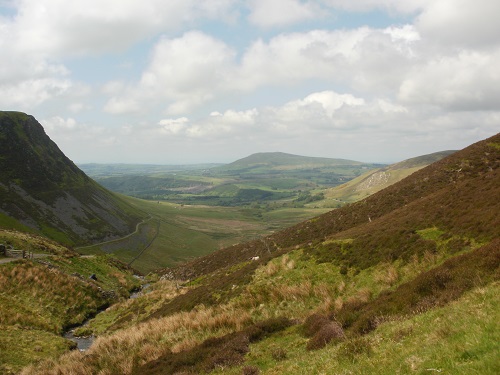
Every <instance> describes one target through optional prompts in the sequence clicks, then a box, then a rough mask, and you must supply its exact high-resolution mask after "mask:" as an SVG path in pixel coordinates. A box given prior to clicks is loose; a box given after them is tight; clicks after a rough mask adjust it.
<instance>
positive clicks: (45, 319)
mask: <svg viewBox="0 0 500 375" xmlns="http://www.w3.org/2000/svg"><path fill="white" fill-rule="evenodd" d="M0 242H1V243H3V244H9V245H11V246H13V247H14V248H17V249H24V250H30V251H32V252H34V253H36V254H37V258H35V259H32V260H23V259H19V260H15V261H13V262H9V263H3V264H1V263H0V373H2V374H9V373H17V372H18V371H19V369H20V368H22V367H23V366H26V365H27V364H29V363H33V362H34V361H38V360H41V359H44V358H51V357H54V356H57V355H60V354H62V353H64V352H66V351H68V350H69V349H70V348H72V347H73V345H74V344H73V343H72V342H70V341H68V340H66V339H64V338H63V337H62V336H61V334H62V332H63V331H64V330H65V329H67V328H68V327H71V326H73V325H77V324H80V323H81V322H83V321H84V320H85V319H86V318H87V317H89V316H92V315H94V314H95V313H97V312H98V311H99V310H100V309H102V308H104V307H106V306H108V305H109V304H111V303H113V302H116V301H118V300H120V299H121V298H123V297H125V296H128V294H129V292H130V290H132V289H134V288H137V287H138V286H139V281H138V280H137V279H136V278H134V277H132V271H131V270H129V269H128V268H127V267H125V266H124V265H123V264H120V263H119V262H117V261H116V260H113V259H110V258H107V257H88V258H82V257H79V256H78V255H77V254H76V253H74V252H73V251H71V250H69V249H68V248H66V247H64V246H61V245H59V244H57V243H55V242H53V241H50V240H47V239H46V238H44V237H39V236H34V235H30V234H26V233H20V232H16V231H6V230H0ZM39 254H44V255H45V256H43V257H41V256H40V255H39ZM38 256H40V257H38ZM4 260H5V259H4ZM92 274H94V275H96V278H97V280H91V279H89V276H90V275H92Z"/></svg>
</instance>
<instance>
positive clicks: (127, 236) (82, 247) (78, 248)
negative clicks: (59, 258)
mask: <svg viewBox="0 0 500 375" xmlns="http://www.w3.org/2000/svg"><path fill="white" fill-rule="evenodd" d="M152 218H153V216H151V215H149V217H148V218H147V219H144V220H143V221H141V222H140V223H137V225H136V226H135V231H133V232H132V233H130V234H127V235H126V236H123V237H120V238H116V239H114V240H110V241H104V242H99V243H95V244H93V245H88V246H79V247H75V251H78V250H82V249H88V248H91V247H94V246H102V245H106V244H108V243H113V242H118V241H122V240H125V239H127V238H129V237H132V236H133V235H134V234H137V233H138V232H139V228H140V226H141V225H143V224H146V223H147V222H148V221H149V220H151V219H152Z"/></svg>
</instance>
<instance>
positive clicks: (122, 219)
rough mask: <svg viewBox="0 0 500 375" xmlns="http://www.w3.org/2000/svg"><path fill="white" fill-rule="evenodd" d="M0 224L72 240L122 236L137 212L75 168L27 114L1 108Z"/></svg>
mask: <svg viewBox="0 0 500 375" xmlns="http://www.w3.org/2000/svg"><path fill="white" fill-rule="evenodd" d="M0 169H1V170H2V174H1V175H0V202H1V203H0V227H3V228H11V229H21V230H27V231H32V232H36V233H40V234H43V235H45V236H47V237H49V238H52V239H55V240H57V241H59V242H62V243H65V244H68V245H75V244H82V243H89V242H95V241H98V240H103V239H110V238H113V237H118V236H121V235H125V234H127V233H129V232H130V231H132V230H133V228H134V227H135V225H136V223H137V222H139V221H140V217H141V216H142V213H140V212H138V211H137V210H135V209H134V208H133V207H132V206H130V205H128V204H127V203H126V202H125V201H123V200H122V199H120V198H118V197H117V196H115V195H114V194H112V193H110V192H109V191H107V190H105V189H103V188H102V187H101V186H99V185H97V184H96V183H95V182H94V181H93V180H91V179H90V178H88V177H87V176H86V175H85V174H84V173H83V172H82V171H80V170H79V169H78V168H77V167H76V166H75V165H74V164H73V162H72V161H71V160H69V159H68V158H67V157H66V156H65V155H64V154H63V153H62V152H61V150H59V148H58V147H57V145H56V144H55V143H54V142H52V141H51V140H50V138H49V137H48V136H47V135H46V134H45V132H44V130H43V127H42V126H41V125H40V124H39V123H38V122H37V121H36V120H35V119H34V118H33V117H32V116H28V115H26V114H24V113H19V112H0Z"/></svg>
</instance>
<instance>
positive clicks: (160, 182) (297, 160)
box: [82, 152, 380, 207]
mask: <svg viewBox="0 0 500 375" xmlns="http://www.w3.org/2000/svg"><path fill="white" fill-rule="evenodd" d="M208 166H209V165H199V166H198V167H199V169H198V170H196V169H194V168H195V166H184V167H183V168H184V170H180V169H179V168H181V167H177V169H175V168H176V167H174V166H156V167H155V168H152V167H151V166H148V165H145V166H143V167H141V166H135V167H134V168H133V167H131V166H120V165H117V166H106V165H102V166H96V165H83V166H82V167H83V168H85V170H88V171H89V173H91V176H92V177H93V178H95V180H96V181H97V182H98V183H100V184H101V185H102V186H104V187H106V188H107V189H110V190H112V191H114V192H118V193H121V194H125V195H130V196H134V197H137V198H143V199H150V200H166V201H169V202H174V203H177V204H202V205H211V206H245V205H251V204H255V203H256V202H265V203H266V204H268V203H273V202H279V203H280V204H286V205H288V206H293V207H295V206H299V205H303V204H304V200H305V199H307V198H309V195H310V194H308V192H310V191H311V190H313V189H324V188H329V187H332V186H337V185H339V184H342V183H344V182H345V181H349V180H351V179H353V178H355V177H357V176H359V175H360V174H362V173H364V172H366V171H367V170H370V169H373V168H378V167H380V164H367V163H361V162H357V161H352V160H345V159H331V158H317V157H306V156H298V155H292V154H286V153H282V152H267V153H257V154H253V155H250V156H248V157H245V158H243V159H239V160H236V161H235V162H233V163H230V164H226V165H221V166H217V167H212V168H208ZM141 169H143V171H140V170H141ZM160 170H162V171H163V172H159V171H160ZM106 171H107V173H109V174H107V175H106V174H103V173H106ZM154 171H156V172H154ZM304 193H305V195H304ZM318 198H319V197H315V198H314V199H318Z"/></svg>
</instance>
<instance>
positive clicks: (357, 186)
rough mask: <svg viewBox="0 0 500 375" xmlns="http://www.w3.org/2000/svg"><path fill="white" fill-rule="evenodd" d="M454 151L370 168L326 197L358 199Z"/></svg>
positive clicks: (348, 199)
mask: <svg viewBox="0 0 500 375" xmlns="http://www.w3.org/2000/svg"><path fill="white" fill-rule="evenodd" d="M454 152H456V150H452V151H441V152H435V153H432V154H428V155H422V156H418V157H415V158H411V159H407V160H404V161H401V162H399V163H395V164H391V165H388V166H384V167H382V168H377V169H374V170H370V171H368V172H366V173H363V174H362V175H361V176H359V177H356V178H354V179H352V180H351V181H348V182H346V183H345V184H342V185H340V186H336V187H334V188H331V189H327V190H326V191H325V192H324V195H325V198H326V199H327V200H334V201H337V202H344V203H345V202H348V203H350V202H355V201H358V200H360V199H362V198H366V197H367V196H369V195H372V194H373V193H376V192H377V191H380V190H382V189H384V188H386V187H388V186H390V185H392V184H394V183H396V182H398V181H400V180H402V179H403V178H405V177H407V176H409V175H410V174H412V173H414V172H416V171H418V170H419V169H422V168H424V167H426V166H428V165H429V164H432V163H434V162H436V161H439V160H441V159H442V158H444V157H446V156H448V155H451V154H452V153H454Z"/></svg>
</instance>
